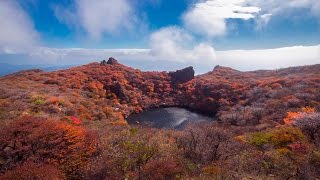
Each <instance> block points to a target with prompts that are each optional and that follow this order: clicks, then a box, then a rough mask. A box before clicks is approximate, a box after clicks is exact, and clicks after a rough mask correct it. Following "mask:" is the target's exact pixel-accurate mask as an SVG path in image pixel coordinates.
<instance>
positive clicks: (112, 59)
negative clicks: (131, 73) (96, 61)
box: [107, 57, 119, 65]
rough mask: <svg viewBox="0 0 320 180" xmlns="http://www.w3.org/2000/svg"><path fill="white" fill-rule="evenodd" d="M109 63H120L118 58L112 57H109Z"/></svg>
mask: <svg viewBox="0 0 320 180" xmlns="http://www.w3.org/2000/svg"><path fill="white" fill-rule="evenodd" d="M107 64H111V65H115V64H119V63H118V61H117V60H116V59H114V58H113V57H111V58H109V60H108V62H107Z"/></svg>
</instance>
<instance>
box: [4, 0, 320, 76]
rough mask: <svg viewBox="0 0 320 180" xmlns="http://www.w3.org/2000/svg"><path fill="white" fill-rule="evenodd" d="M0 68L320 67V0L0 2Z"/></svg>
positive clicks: (48, 0)
mask: <svg viewBox="0 0 320 180" xmlns="http://www.w3.org/2000/svg"><path fill="white" fill-rule="evenodd" d="M0 27H1V28H0V63H8V64H38V65H39V64H46V65H55V66H57V65H81V64H86V63H89V62H94V61H101V60H103V59H108V58H109V57H114V58H116V59H118V60H119V61H120V62H121V63H123V64H126V65H129V66H133V67H135V68H139V69H142V70H174V69H178V68H182V67H185V66H189V65H192V66H194V68H195V69H196V72H197V73H205V72H207V71H210V70H212V69H213V67H214V66H216V65H222V66H229V67H232V68H235V69H238V70H243V71H248V70H257V69H278V68H284V67H290V66H299V65H309V64H320V1H319V0H281V1H279V0H63V1H62V0H0Z"/></svg>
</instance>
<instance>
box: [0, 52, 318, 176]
mask: <svg viewBox="0 0 320 180" xmlns="http://www.w3.org/2000/svg"><path fill="white" fill-rule="evenodd" d="M194 73H195V72H194V70H193V68H192V67H187V68H185V69H182V70H178V71H175V72H143V71H140V70H138V69H134V68H131V67H127V66H125V65H122V64H120V63H119V62H118V61H117V60H115V59H113V58H110V59H109V60H108V61H102V62H101V63H91V64H88V65H84V66H78V67H73V68H70V69H67V70H59V71H54V72H44V71H41V70H28V71H21V72H18V73H15V74H11V75H7V76H5V77H1V78H0V125H1V131H0V179H20V178H21V177H24V178H25V179H34V178H35V179H124V178H127V179H194V178H200V179H242V178H244V179H250V178H251V179H316V178H320V170H319V169H320V65H313V66H302V67H292V68H287V69H279V70H261V71H250V72H240V71H237V70H234V69H231V68H227V67H221V66H217V67H215V68H214V69H213V70H212V71H211V72H208V73H206V74H203V75H198V76H194ZM172 106H174V107H183V108H187V109H190V110H193V111H197V112H199V113H203V114H206V115H208V116H212V117H215V119H216V121H214V122H207V123H203V124H197V125H190V126H188V127H187V128H185V129H183V130H171V129H155V128H146V127H139V126H130V125H128V123H127V122H126V118H127V117H128V116H129V115H130V114H132V113H140V112H142V111H144V110H149V109H152V108H158V107H172Z"/></svg>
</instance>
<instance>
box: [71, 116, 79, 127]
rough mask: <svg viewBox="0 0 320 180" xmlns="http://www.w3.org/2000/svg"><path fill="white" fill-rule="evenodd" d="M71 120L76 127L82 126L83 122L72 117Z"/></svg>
mask: <svg viewBox="0 0 320 180" xmlns="http://www.w3.org/2000/svg"><path fill="white" fill-rule="evenodd" d="M69 119H70V120H71V122H72V123H74V124H76V125H80V124H81V120H80V119H78V118H77V117H75V116H70V117H69Z"/></svg>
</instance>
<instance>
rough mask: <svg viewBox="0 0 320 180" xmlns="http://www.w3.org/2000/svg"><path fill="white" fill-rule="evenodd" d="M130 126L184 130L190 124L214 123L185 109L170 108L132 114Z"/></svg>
mask: <svg viewBox="0 0 320 180" xmlns="http://www.w3.org/2000/svg"><path fill="white" fill-rule="evenodd" d="M127 121H128V123H129V124H130V125H141V126H144V127H154V128H170V129H183V128H184V127H186V125H188V124H190V123H199V122H208V121H213V118H211V117H207V116H204V115H201V114H198V113H195V112H191V111H189V110H187V109H184V108H177V107H169V108H158V109H152V110H149V111H144V112H142V113H139V114H132V115H130V116H129V117H128V118H127Z"/></svg>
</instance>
